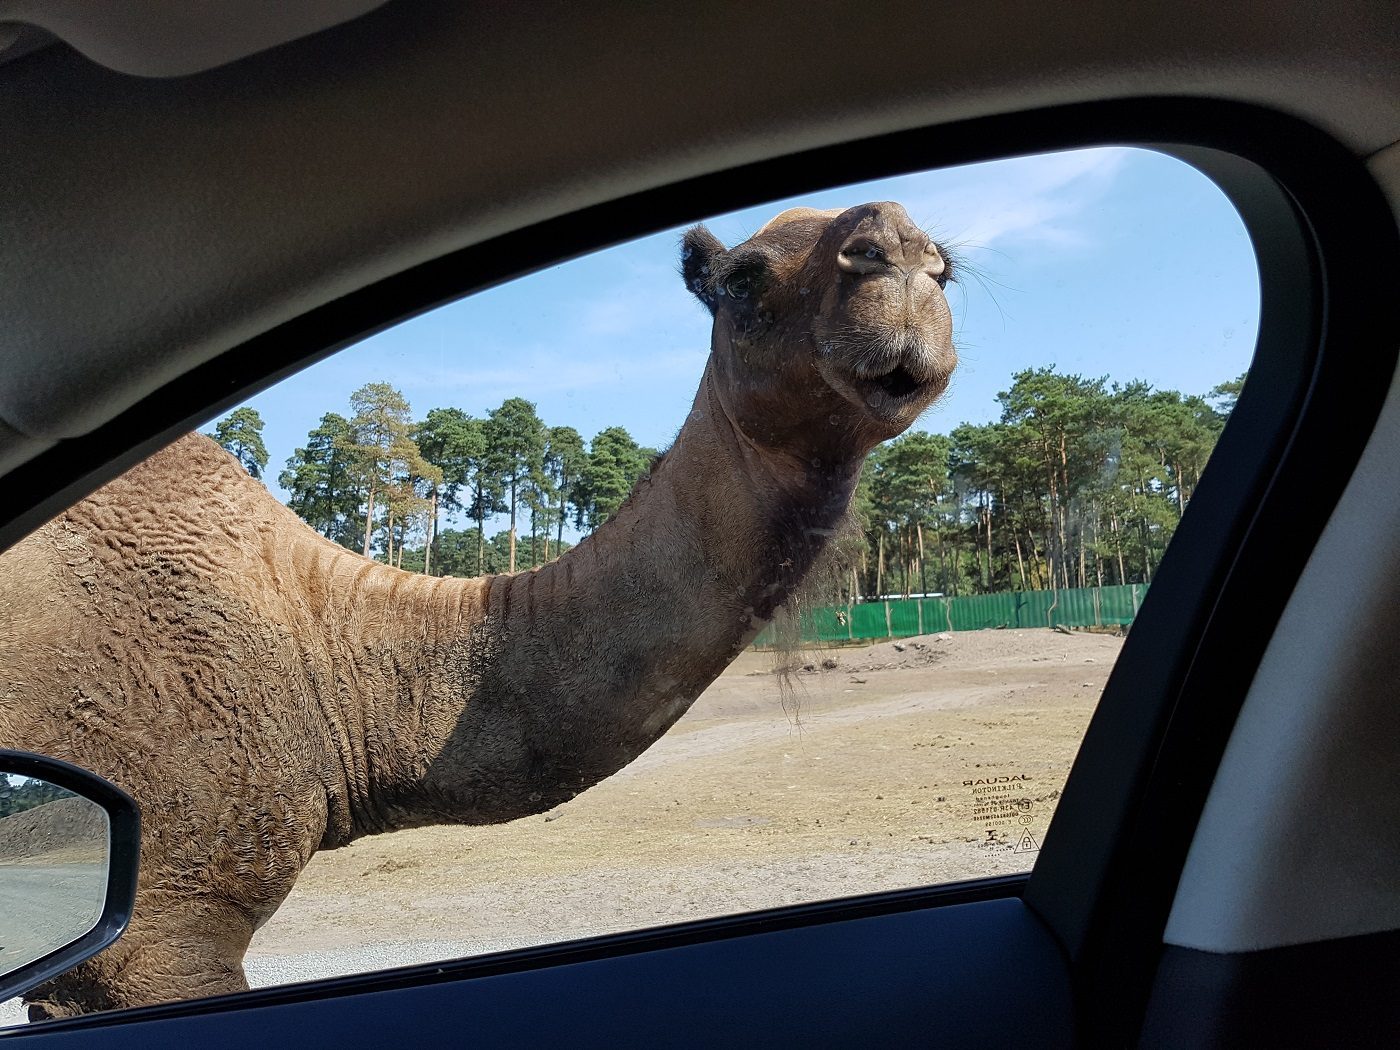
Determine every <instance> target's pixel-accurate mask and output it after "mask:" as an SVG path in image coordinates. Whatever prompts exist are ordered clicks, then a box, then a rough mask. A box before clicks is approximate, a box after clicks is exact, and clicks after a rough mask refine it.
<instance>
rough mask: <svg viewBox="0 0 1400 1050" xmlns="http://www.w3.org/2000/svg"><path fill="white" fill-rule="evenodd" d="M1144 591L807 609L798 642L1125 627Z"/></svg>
mask: <svg viewBox="0 0 1400 1050" xmlns="http://www.w3.org/2000/svg"><path fill="white" fill-rule="evenodd" d="M1146 592H1147V586H1146V584H1141V583H1132V584H1126V585H1123V586H1114V587H1079V588H1062V589H1059V590H1053V591H1008V592H1005V593H1001V594H972V595H968V596H966V597H960V598H946V597H945V598H924V599H921V600H908V601H894V602H863V603H861V604H860V605H852V606H835V607H825V608H818V609H809V610H807V611H806V612H804V613H803V615H802V620H801V628H802V640H803V641H804V642H837V643H839V642H843V641H856V640H867V641H868V640H870V639H879V638H910V637H913V636H914V635H918V634H937V633H938V632H939V631H981V630H986V629H987V628H994V627H1055V626H1060V627H1101V626H1113V625H1126V624H1130V623H1132V622H1133V620H1134V618H1135V617H1136V616H1137V611H1138V607H1139V606H1140V605H1141V604H1142V597H1143V595H1144V594H1145V593H1146ZM771 644H773V633H772V631H771V630H769V629H765V630H764V631H763V632H762V633H761V634H760V635H759V636H758V638H757V640H756V641H755V642H754V645H756V646H759V647H763V646H766V645H771Z"/></svg>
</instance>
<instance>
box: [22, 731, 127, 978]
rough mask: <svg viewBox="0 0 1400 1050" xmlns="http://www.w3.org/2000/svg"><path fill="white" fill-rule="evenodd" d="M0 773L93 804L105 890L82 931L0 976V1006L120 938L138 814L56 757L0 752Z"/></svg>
mask: <svg viewBox="0 0 1400 1050" xmlns="http://www.w3.org/2000/svg"><path fill="white" fill-rule="evenodd" d="M0 774H8V775H14V776H21V777H30V778H33V779H35V780H40V781H44V782H46V783H48V784H51V785H54V786H56V787H58V788H62V789H64V790H65V791H66V792H71V793H72V794H73V795H76V796H78V797H79V798H82V799H86V800H87V801H89V802H92V803H94V804H95V805H97V806H98V807H100V808H101V810H102V811H103V812H104V813H105V814H106V817H107V854H106V873H105V874H106V887H105V891H104V893H103V897H102V902H101V912H100V914H99V915H98V916H97V920H96V922H95V923H93V925H92V926H91V927H89V928H87V929H86V932H83V933H81V934H80V935H77V936H74V937H73V938H72V939H70V940H68V941H66V942H64V943H61V944H58V945H56V946H55V947H53V948H52V949H49V950H48V951H46V952H45V953H44V954H43V955H40V956H39V957H38V958H34V959H31V960H29V961H27V962H25V963H23V964H21V965H19V966H17V967H15V968H14V969H13V970H10V971H9V972H7V973H0V1002H3V1001H4V1000H6V999H10V998H13V997H14V996H17V995H23V994H24V993H25V992H27V991H29V990H30V989H32V988H34V987H36V986H37V985H40V984H43V983H44V982H45V981H47V980H49V979H50V978H53V977H57V976H58V975H59V974H61V973H64V972H66V971H68V970H71V969H72V968H73V967H74V966H77V965H78V964H79V963H80V962H83V961H84V960H85V959H89V958H91V957H92V956H94V955H96V954H97V953H98V952H100V951H101V950H102V949H103V948H106V947H107V946H108V945H109V944H111V943H112V942H113V941H115V940H116V939H117V938H118V937H120V936H121V934H122V931H123V930H125V929H126V926H127V923H129V922H130V921H131V909H132V905H133V903H134V902H135V900H136V873H137V863H138V860H139V857H140V847H141V816H140V812H139V811H138V809H137V807H136V803H135V802H134V801H133V800H132V798H131V796H130V795H128V794H127V793H126V792H124V791H122V790H121V789H120V788H118V787H116V786H114V785H113V784H110V783H108V782H107V781H106V780H103V779H102V778H101V777H99V776H98V775H97V774H95V773H89V772H88V771H87V770H86V769H82V768H80V767H78V766H75V765H72V764H70V763H68V762H61V761H59V760H58V759H56V758H46V757H44V756H42V755H33V754H29V753H28V752H24V751H9V750H5V749H3V748H0ZM36 808H37V807H36ZM26 812H34V810H32V809H31V810H27V811H26ZM5 867H6V866H5V865H2V864H0V885H2V884H3V882H4V872H5Z"/></svg>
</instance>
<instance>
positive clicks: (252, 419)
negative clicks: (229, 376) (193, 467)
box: [212, 405, 267, 478]
mask: <svg viewBox="0 0 1400 1050" xmlns="http://www.w3.org/2000/svg"><path fill="white" fill-rule="evenodd" d="M262 431H263V420H262V416H260V415H258V412H257V409H254V408H249V407H247V406H246V405H245V406H243V407H242V408H235V409H234V410H233V411H232V412H230V413H229V414H228V415H226V416H224V418H223V419H221V420H219V422H218V423H216V424H215V425H214V433H213V435H212V436H213V438H214V440H215V441H217V442H218V443H219V444H220V445H222V446H223V447H224V448H225V449H227V450H228V451H229V452H231V453H232V454H233V458H234V459H236V460H238V462H239V463H242V464H243V469H244V470H246V471H247V472H248V473H249V474H251V475H252V476H253V477H255V478H261V477H262V472H263V469H264V468H265V467H266V466H267V446H266V445H264V444H263V438H262Z"/></svg>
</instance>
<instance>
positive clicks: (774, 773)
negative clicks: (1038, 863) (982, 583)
mask: <svg viewBox="0 0 1400 1050" xmlns="http://www.w3.org/2000/svg"><path fill="white" fill-rule="evenodd" d="M1121 644H1122V643H1121V640H1120V639H1118V638H1113V637H1109V636H1106V635H1094V634H1074V635H1063V634H1058V633H1055V632H1052V631H1047V630H1024V631H1013V630H1006V631H981V632H967V633H958V634H952V635H940V636H934V635H928V636H924V637H922V638H916V639H909V640H907V641H905V642H901V643H898V646H897V645H896V644H895V643H889V642H884V643H880V644H878V645H875V646H872V647H869V648H863V649H834V650H828V651H825V652H814V653H811V654H809V655H807V656H806V657H805V660H806V661H807V663H808V664H809V665H810V667H811V668H812V670H811V671H810V672H804V673H800V674H799V675H798V676H797V681H798V683H799V690H798V693H799V700H800V708H799V711H798V713H797V715H796V717H794V716H793V715H792V714H791V712H785V711H784V708H783V704H782V700H781V696H780V693H779V690H778V687H777V683H776V679H775V676H774V675H773V674H772V673H771V672H772V667H773V664H774V659H773V658H772V657H771V656H768V655H764V654H757V653H749V654H745V655H743V656H742V657H740V659H739V660H738V661H736V663H735V664H734V665H733V666H732V667H731V668H730V669H729V670H728V671H726V672H725V674H724V675H722V676H721V677H720V679H719V680H718V681H716V682H715V684H714V685H713V686H711V687H710V689H709V690H708V691H706V693H705V694H704V696H703V697H701V698H700V700H698V701H697V702H696V704H695V706H694V707H693V708H692V709H691V711H690V712H689V713H688V714H687V715H686V716H685V717H684V718H683V719H682V720H681V721H680V722H678V723H677V724H676V726H675V727H674V728H673V729H672V730H671V732H670V733H668V734H667V735H666V736H665V737H664V738H663V739H662V740H661V741H659V742H658V743H657V744H656V745H655V746H653V747H652V749H651V750H650V751H648V752H647V753H646V754H645V755H643V756H642V757H641V758H639V759H638V760H637V761H636V762H634V763H633V764H632V765H630V766H628V767H627V768H626V769H624V770H622V771H621V772H620V773H618V774H616V775H615V776H613V777H611V778H610V779H608V780H606V781H604V782H603V783H602V784H600V785H598V786H597V787H595V788H593V789H592V790H590V791H588V792H585V793H584V794H583V795H580V796H579V797H578V798H576V799H574V800H573V801H572V802H569V803H568V804H567V805H564V806H561V807H559V808H558V809H556V810H554V811H552V812H550V813H547V814H544V815H543V816H536V817H530V818H527V819H525V820H521V821H517V822H516V823H514V824H508V825H503V826H498V827H490V828H427V829H422V830H417V831H408V832H399V833H396V834H392V835H383V836H379V837H376V838H371V839H365V840H362V841H360V842H357V843H355V844H353V845H351V846H349V847H347V848H345V849H341V850H336V851H333V852H327V853H321V854H319V855H318V856H317V857H315V858H314V859H313V861H312V863H311V864H310V866H309V867H308V868H307V870H306V872H305V873H304V874H303V876H302V878H301V880H300V881H299V882H298V884H297V886H296V889H295V890H294V891H293V892H292V894H291V896H290V897H289V898H288V900H287V901H286V903H285V904H284V905H283V906H282V908H281V910H280V911H279V912H278V913H277V915H276V916H274V918H273V919H272V921H271V922H270V923H268V925H267V926H265V927H264V928H263V929H262V930H260V931H259V932H258V934H257V935H256V936H255V937H254V939H253V944H252V948H251V950H250V952H249V955H248V960H247V968H248V973H249V978H250V980H251V981H252V982H253V983H254V984H255V985H262V984H274V983H281V982H285V981H293V980H305V979H310V978H312V977H324V976H331V975H334V974H340V973H351V972H356V971H363V970H366V969H378V968H382V967H385V966H392V965H403V964H408V963H414V962H426V961H433V960H439V959H445V958H453V957H457V956H461V955H467V954H476V953H481V952H486V951H493V950H498V949H501V948H509V947H518V946H523V945H528V944H537V943H542V942H548V941H556V940H563V939H567V938H573V937H581V936H587V935H590V934H596V933H602V932H607V931H612V930H620V929H630V928H635V927H644V926H655V925H660V924H664V923H670V922H679V921H684V920H687V919H694V918H700V917H705V916H713V915H722V914H729V913H734V912H740V911H746V910H750V909H754V908H763V907H771V906H776V905H783V904H791V903H797V902H801V901H808V900H818V899H823V898H828V897H836V896H849V895H852V894H858V893H868V892H873V891H877V890H886V889H895V888H900V887H906V886H913V885H922V884H927V883H933V882H941V881H951V880H957V879H967V878H975V877H979V876H983V875H992V874H1002V873H1008V872H1014V871H1023V870H1028V869H1029V868H1030V867H1031V866H1032V864H1033V863H1034V861H1035V856H1036V850H1037V849H1038V848H1039V843H1040V840H1041V837H1042V835H1043V833H1044V830H1045V827H1046V825H1047V824H1048V822H1049V817H1050V814H1051V813H1052V811H1053V807H1054V803H1055V800H1056V799H1057V798H1058V796H1059V792H1060V789H1061V787H1062V786H1063V783H1064V779H1065V776H1066V774H1067V773H1068V771H1069V766H1070V763H1071V762H1072V761H1073V758H1074V754H1075V751H1076V750H1077V748H1078V745H1079V741H1080V739H1081V738H1082V736H1083V733H1084V729H1085V726H1086V725H1087V724H1088V720H1089V716H1090V715H1091V714H1092V712H1093V707H1094V704H1095V702H1096V701H1097V699H1098V696H1099V692H1100V691H1101V689H1102V687H1103V683H1104V681H1105V679H1106V678H1107V676H1108V672H1109V669H1110V668H1111V667H1112V665H1113V661H1114V660H1115V659H1116V658H1117V655H1118V650H1119V647H1120V646H1121ZM901 647H902V648H901ZM824 662H826V663H834V666H831V667H824V666H823V663H824ZM2 1009H3V1008H0V1010H2ZM3 1016H4V1015H3V1014H2V1013H0V1017H3Z"/></svg>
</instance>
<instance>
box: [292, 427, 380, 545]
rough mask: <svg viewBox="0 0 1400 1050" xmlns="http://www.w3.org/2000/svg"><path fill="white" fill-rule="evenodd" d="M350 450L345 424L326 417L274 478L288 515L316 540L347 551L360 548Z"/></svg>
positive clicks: (359, 498)
mask: <svg viewBox="0 0 1400 1050" xmlns="http://www.w3.org/2000/svg"><path fill="white" fill-rule="evenodd" d="M353 445H354V435H353V434H352V432H351V429H350V421H349V420H348V419H346V418H345V417H344V416H342V415H339V414H338V413H335V412H327V413H326V414H325V415H324V416H322V417H321V423H320V425H319V426H317V427H316V429H315V430H313V431H311V433H310V434H308V435H307V439H306V445H305V446H304V447H303V448H299V449H297V450H296V451H295V452H293V453H292V456H291V458H290V459H288V460H287V468H286V469H285V470H284V471H282V473H281V475H280V476H279V477H278V479H277V482H278V484H280V485H281V486H282V487H283V488H284V489H286V490H287V492H288V494H289V495H288V499H287V505H288V506H289V507H291V508H292V510H294V511H296V512H297V513H298V514H300V515H301V517H302V519H303V520H304V521H305V522H306V523H307V524H308V525H310V526H311V527H312V528H313V529H315V530H316V531H317V532H319V533H321V535H323V536H325V537H326V538H327V539H331V540H335V542H337V543H339V544H342V545H343V546H346V547H349V548H351V549H352V550H354V549H358V548H360V547H362V546H363V545H364V531H363V521H362V519H361V514H360V507H361V505H362V502H363V492H362V489H361V487H360V484H359V481H358V479H357V477H356V474H355V472H354V469H353V464H354V459H355V453H354V448H353Z"/></svg>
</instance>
